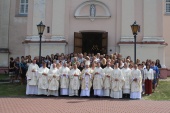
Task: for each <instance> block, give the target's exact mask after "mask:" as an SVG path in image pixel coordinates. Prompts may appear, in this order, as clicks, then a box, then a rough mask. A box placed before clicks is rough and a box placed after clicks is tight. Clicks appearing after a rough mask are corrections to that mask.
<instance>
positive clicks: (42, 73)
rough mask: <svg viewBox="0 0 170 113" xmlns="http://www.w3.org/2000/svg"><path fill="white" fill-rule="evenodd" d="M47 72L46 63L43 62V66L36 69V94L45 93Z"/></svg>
mask: <svg viewBox="0 0 170 113" xmlns="http://www.w3.org/2000/svg"><path fill="white" fill-rule="evenodd" d="M48 72H49V69H48V68H47V67H46V63H45V62H43V66H42V67H41V68H39V70H38V95H47V89H48Z"/></svg>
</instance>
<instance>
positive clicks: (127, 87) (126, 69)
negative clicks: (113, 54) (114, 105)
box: [122, 62, 131, 97]
mask: <svg viewBox="0 0 170 113" xmlns="http://www.w3.org/2000/svg"><path fill="white" fill-rule="evenodd" d="M122 74H123V77H124V78H125V84H124V85H123V95H124V96H125V97H129V96H130V83H131V82H130V78H131V69H130V68H129V67H128V64H127V63H126V62H125V63H124V67H123V69H122Z"/></svg>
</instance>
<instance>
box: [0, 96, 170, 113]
mask: <svg viewBox="0 0 170 113" xmlns="http://www.w3.org/2000/svg"><path fill="white" fill-rule="evenodd" d="M0 113H170V101H146V100H123V99H119V100H115V99H110V98H75V97H72V98H71V97H23V98H5V97H1V98H0Z"/></svg>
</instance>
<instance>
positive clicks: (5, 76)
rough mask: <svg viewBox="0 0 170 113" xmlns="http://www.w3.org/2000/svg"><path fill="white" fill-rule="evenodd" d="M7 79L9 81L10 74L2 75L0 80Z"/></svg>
mask: <svg viewBox="0 0 170 113" xmlns="http://www.w3.org/2000/svg"><path fill="white" fill-rule="evenodd" d="M5 79H9V75H8V74H0V80H5Z"/></svg>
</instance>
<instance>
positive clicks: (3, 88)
mask: <svg viewBox="0 0 170 113" xmlns="http://www.w3.org/2000/svg"><path fill="white" fill-rule="evenodd" d="M25 90H26V86H25V85H20V83H4V84H0V96H7V97H11V96H13V97H15V96H25Z"/></svg>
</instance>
